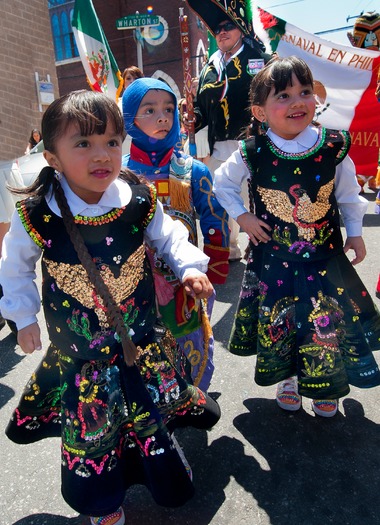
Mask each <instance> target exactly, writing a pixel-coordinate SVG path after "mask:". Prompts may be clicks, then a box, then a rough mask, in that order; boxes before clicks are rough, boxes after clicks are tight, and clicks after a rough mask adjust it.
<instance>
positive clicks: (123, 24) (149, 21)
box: [116, 14, 160, 29]
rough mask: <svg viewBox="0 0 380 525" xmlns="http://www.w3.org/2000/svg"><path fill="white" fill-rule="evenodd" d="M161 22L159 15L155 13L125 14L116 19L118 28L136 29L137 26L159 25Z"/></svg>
mask: <svg viewBox="0 0 380 525" xmlns="http://www.w3.org/2000/svg"><path fill="white" fill-rule="evenodd" d="M159 23H160V19H159V16H155V15H149V14H146V15H141V14H136V15H129V16H123V18H118V19H117V20H116V28H117V29H135V28H136V27H145V26H158V25H159Z"/></svg>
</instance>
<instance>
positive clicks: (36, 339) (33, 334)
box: [17, 323, 42, 354]
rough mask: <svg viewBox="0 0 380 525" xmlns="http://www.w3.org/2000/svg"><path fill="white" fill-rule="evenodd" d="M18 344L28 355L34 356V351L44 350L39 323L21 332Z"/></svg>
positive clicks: (18, 335)
mask: <svg viewBox="0 0 380 525" xmlns="http://www.w3.org/2000/svg"><path fill="white" fill-rule="evenodd" d="M17 342H18V344H19V345H20V346H21V350H22V351H23V352H25V353H26V354H32V353H33V352H34V350H42V343H41V331H40V327H39V326H38V323H33V324H30V325H29V326H26V327H25V328H22V329H21V330H19V331H18V333H17Z"/></svg>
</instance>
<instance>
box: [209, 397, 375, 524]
mask: <svg viewBox="0 0 380 525" xmlns="http://www.w3.org/2000/svg"><path fill="white" fill-rule="evenodd" d="M304 401H307V400H304ZM244 404H245V406H246V408H247V409H248V411H249V412H248V413H245V414H241V415H239V416H237V417H236V418H235V419H234V426H235V427H236V429H237V430H238V431H239V432H240V433H241V434H242V435H243V436H244V438H245V439H246V440H247V441H248V442H249V443H250V444H251V445H252V447H253V449H254V450H253V454H252V455H251V456H250V457H247V456H244V451H243V450H241V451H240V452H239V454H238V455H237V456H236V457H235V458H234V460H233V461H231V462H229V463H230V465H231V466H232V472H231V475H232V476H234V477H235V478H236V481H237V482H238V483H239V485H241V486H242V487H243V488H244V489H245V490H246V491H247V492H250V493H251V494H252V495H253V497H254V498H255V499H256V500H257V503H258V506H259V507H261V508H262V509H263V510H264V511H265V512H266V514H267V515H268V518H269V522H270V523H271V524H272V525H288V524H289V520H290V522H291V523H296V524H301V523H305V524H307V525H317V524H318V525H320V524H321V523H334V524H336V525H337V524H339V525H344V524H353V523H357V524H359V523H360V524H361V525H375V524H376V523H379V521H378V520H379V515H380V500H379V498H378V494H379V489H380V482H379V475H378V473H379V467H380V460H379V454H378V451H379V445H380V429H379V425H377V424H375V423H373V422H372V421H370V420H369V419H367V418H366V417H365V415H364V410H363V407H362V405H361V404H360V403H359V402H357V401H355V400H353V399H345V400H344V401H343V408H342V405H341V406H340V412H339V413H338V414H337V416H335V417H334V418H332V419H323V418H319V417H318V416H314V415H310V414H309V413H307V412H306V411H304V410H303V409H301V410H300V411H299V412H297V413H294V414H292V413H289V412H285V411H283V410H281V409H280V408H278V407H277V405H276V403H275V401H274V400H270V399H262V398H257V399H248V400H246V401H245V402H244ZM221 440H223V442H224V443H225V442H226V440H228V438H221ZM221 440H219V441H221ZM213 445H214V444H213ZM248 453H249V451H248ZM253 456H255V457H253Z"/></svg>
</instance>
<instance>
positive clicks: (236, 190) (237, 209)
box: [214, 126, 368, 237]
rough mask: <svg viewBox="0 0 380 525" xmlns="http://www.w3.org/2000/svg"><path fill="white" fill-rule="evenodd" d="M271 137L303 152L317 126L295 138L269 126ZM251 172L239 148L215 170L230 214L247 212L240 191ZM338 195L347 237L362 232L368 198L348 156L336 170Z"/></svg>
mask: <svg viewBox="0 0 380 525" xmlns="http://www.w3.org/2000/svg"><path fill="white" fill-rule="evenodd" d="M267 135H268V137H269V138H270V139H271V140H272V141H273V142H274V144H275V145H276V146H277V147H278V148H279V149H281V150H282V151H284V152H286V153H302V152H304V151H307V150H308V149H310V148H311V147H312V146H314V144H315V143H316V141H317V139H318V128H316V127H314V126H308V127H307V128H306V129H304V130H303V131H302V132H301V133H300V134H299V135H297V137H295V138H294V139H293V140H285V139H284V138H282V137H279V136H278V135H276V134H275V133H273V131H272V130H271V129H270V128H269V130H268V131H267ZM249 176H250V172H249V170H248V168H247V166H246V164H245V163H244V161H243V159H242V156H241V154H240V151H239V150H236V151H235V152H234V153H233V154H232V155H231V156H230V157H229V158H228V159H227V161H226V162H224V163H223V164H222V165H221V166H220V167H219V168H218V169H216V170H215V173H214V192H215V195H216V197H217V199H218V201H219V202H220V204H221V205H222V206H223V208H225V210H226V211H227V212H228V214H229V215H230V216H231V217H232V218H233V219H237V217H239V215H242V214H243V213H247V211H248V210H247V208H246V207H245V206H244V201H243V199H242V197H241V195H240V191H241V190H240V189H241V185H242V183H243V181H244V180H246V179H248V178H249ZM335 197H336V200H337V202H338V206H339V211H340V213H341V215H342V219H343V222H344V225H345V228H346V233H347V236H348V237H358V236H360V235H361V234H362V224H363V217H364V215H365V213H366V211H367V206H368V201H367V200H366V199H365V198H364V197H362V196H361V195H360V186H359V184H358V182H357V179H356V171H355V166H354V163H353V162H352V160H351V159H350V157H349V156H346V157H345V158H344V160H343V161H342V162H341V163H340V164H338V166H337V167H336V172H335Z"/></svg>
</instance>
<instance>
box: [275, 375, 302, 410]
mask: <svg viewBox="0 0 380 525" xmlns="http://www.w3.org/2000/svg"><path fill="white" fill-rule="evenodd" d="M276 401H277V404H278V406H279V407H280V408H283V409H284V410H290V411H292V412H294V411H296V410H299V409H300V408H301V404H302V402H301V396H300V395H299V393H298V385H297V378H295V377H289V378H288V379H285V381H281V383H279V384H278V385H277V393H276Z"/></svg>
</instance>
